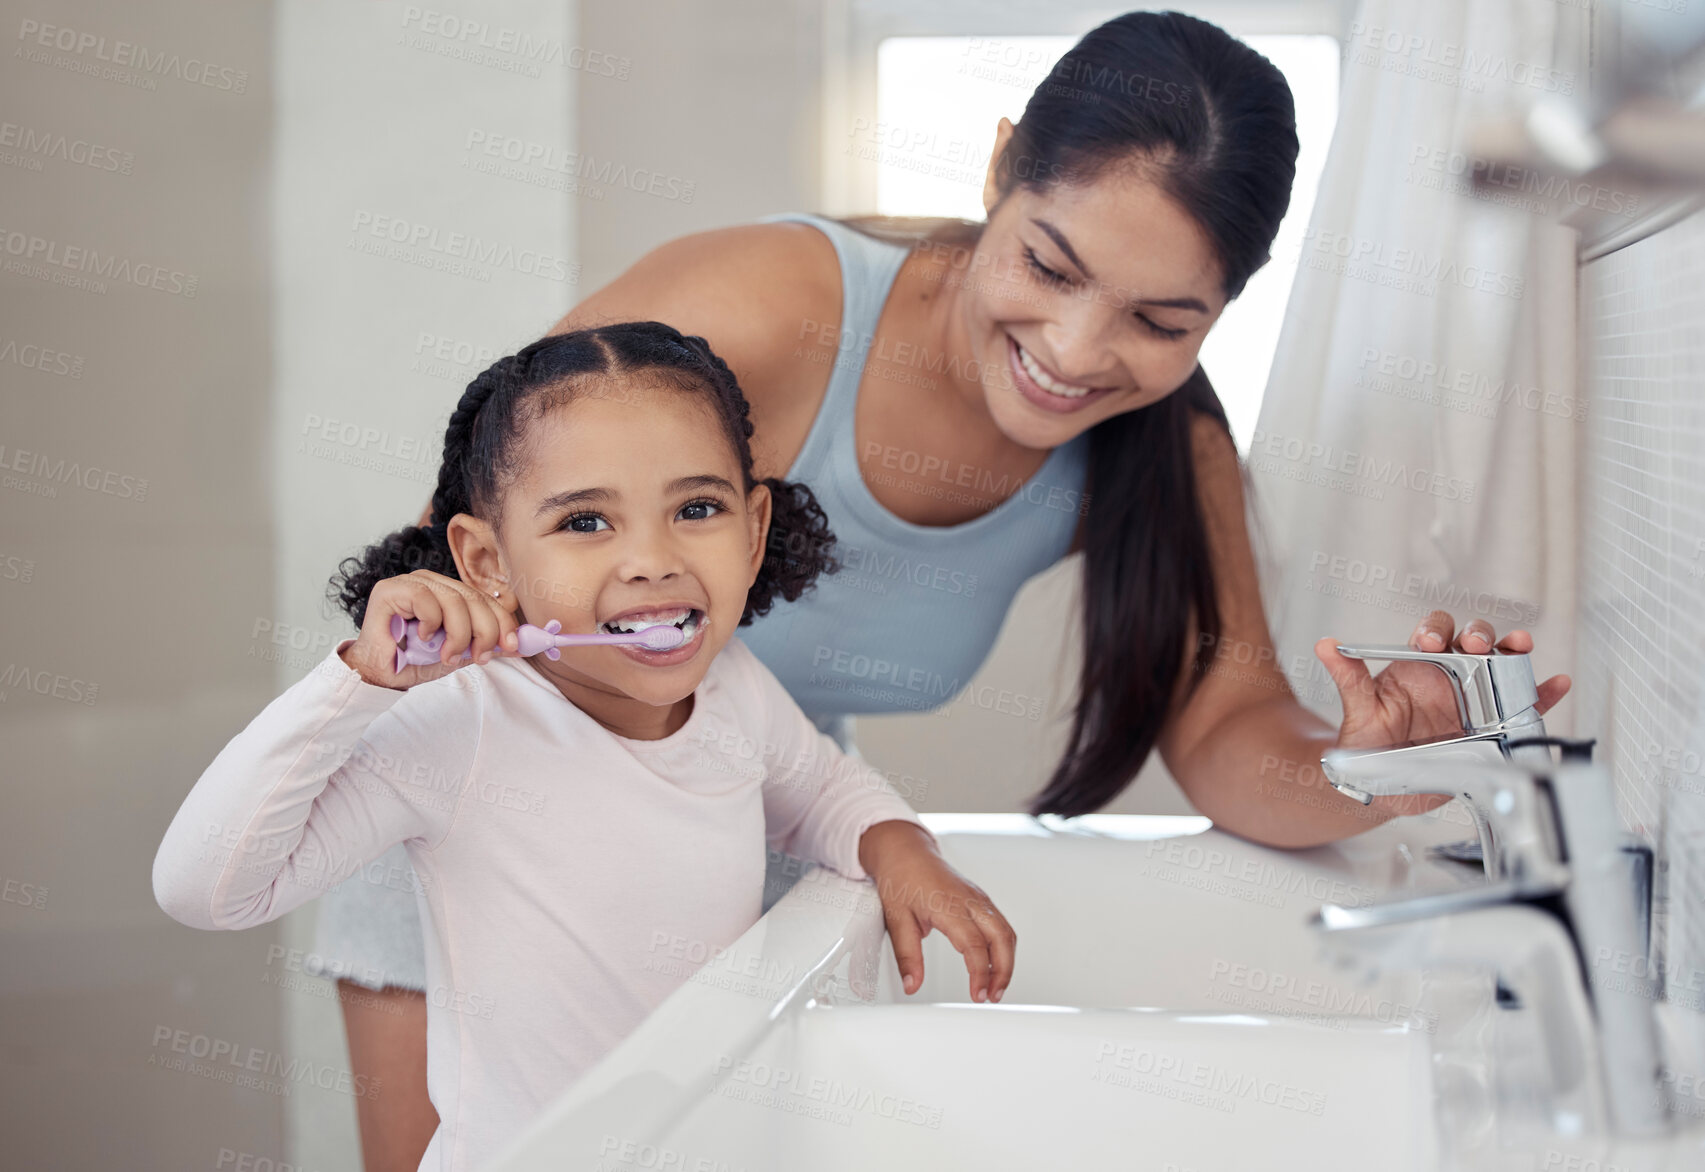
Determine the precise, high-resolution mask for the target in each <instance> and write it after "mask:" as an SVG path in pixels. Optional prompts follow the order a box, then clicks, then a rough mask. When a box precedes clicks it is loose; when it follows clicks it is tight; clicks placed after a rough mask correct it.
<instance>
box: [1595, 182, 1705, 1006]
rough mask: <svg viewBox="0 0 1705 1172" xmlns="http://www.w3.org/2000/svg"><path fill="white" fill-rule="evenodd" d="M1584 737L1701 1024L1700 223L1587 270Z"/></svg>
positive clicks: (1704, 754)
mask: <svg viewBox="0 0 1705 1172" xmlns="http://www.w3.org/2000/svg"><path fill="white" fill-rule="evenodd" d="M1581 314H1582V322H1581V338H1582V344H1583V347H1584V353H1583V361H1584V373H1585V383H1586V389H1587V394H1588V399H1589V408H1588V421H1587V432H1588V440H1587V459H1586V463H1585V468H1586V480H1585V483H1584V484H1583V485H1582V486H1581V489H1582V498H1581V505H1582V516H1583V524H1584V528H1585V531H1584V533H1583V534H1582V557H1583V565H1582V593H1581V598H1582V602H1581V606H1582V614H1581V625H1580V646H1579V648H1578V654H1577V663H1578V664H1579V671H1580V679H1579V680H1578V681H1577V688H1578V689H1579V691H1578V694H1577V696H1576V697H1575V703H1576V705H1577V710H1576V720H1577V729H1578V731H1580V732H1581V733H1582V734H1583V735H1596V736H1597V737H1599V747H1598V753H1597V758H1598V760H1601V761H1604V762H1607V763H1608V764H1610V766H1611V768H1612V769H1613V771H1614V774H1615V778H1616V785H1617V796H1618V804H1619V807H1620V810H1621V813H1622V816H1623V820H1624V821H1625V822H1626V823H1627V824H1628V825H1630V826H1632V827H1634V828H1635V829H1637V830H1639V831H1641V832H1642V833H1643V834H1645V835H1646V836H1647V837H1648V839H1649V840H1650V841H1652V842H1654V843H1655V844H1656V845H1657V847H1658V853H1659V873H1658V883H1657V896H1658V899H1659V903H1658V908H1657V910H1658V923H1657V925H1656V927H1657V932H1656V934H1655V942H1656V946H1657V948H1658V950H1659V952H1658V958H1659V960H1660V961H1661V963H1662V965H1663V972H1664V973H1665V975H1666V977H1667V981H1666V986H1667V989H1666V991H1667V995H1668V998H1669V1000H1670V1003H1671V1005H1672V1006H1676V1007H1685V1008H1687V1009H1690V1010H1692V1011H1694V1013H1693V1014H1690V1015H1689V1016H1690V1017H1693V1018H1694V1019H1695V1020H1696V1021H1700V1022H1705V862H1702V861H1701V860H1702V856H1705V711H1702V709H1701V699H1702V697H1705V686H1702V685H1705V212H1698V213H1695V214H1694V215H1692V216H1691V217H1689V218H1687V219H1685V220H1682V221H1680V222H1679V223H1677V224H1675V225H1673V226H1671V227H1669V228H1666V229H1664V230H1663V231H1661V232H1658V233H1656V234H1654V235H1651V236H1648V237H1646V238H1645V239H1643V240H1641V241H1639V242H1638V243H1635V244H1632V245H1629V246H1628V247H1625V248H1622V249H1619V250H1618V251H1615V252H1612V253H1609V254H1608V255H1606V256H1604V257H1601V258H1599V259H1597V260H1593V261H1590V262H1588V263H1587V264H1586V265H1584V266H1583V267H1582V270H1581Z"/></svg>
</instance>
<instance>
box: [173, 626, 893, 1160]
mask: <svg viewBox="0 0 1705 1172" xmlns="http://www.w3.org/2000/svg"><path fill="white" fill-rule="evenodd" d="M348 645H349V643H348V642H347V641H346V642H345V643H343V644H341V645H339V647H338V648H336V649H334V650H333V651H332V653H331V654H329V655H328V656H327V657H326V659H325V660H324V661H323V662H321V663H320V664H319V665H318V666H316V667H315V668H314V669H313V670H312V671H311V672H309V673H308V675H307V676H306V677H304V678H303V679H302V680H300V681H299V682H297V683H296V684H295V685H294V686H292V687H291V688H290V689H289V690H288V691H286V692H285V693H284V694H283V695H281V696H279V697H278V699H276V700H274V701H273V702H272V703H271V704H269V705H268V706H267V707H266V709H265V710H264V711H263V712H261V714H260V715H259V716H257V717H256V718H255V719H254V721H253V722H252V723H250V725H249V726H248V727H247V728H246V729H244V730H243V731H242V732H241V733H239V734H238V735H237V736H236V737H235V738H233V739H232V741H231V743H230V744H228V745H227V746H226V747H225V748H224V750H223V751H221V752H220V754H219V756H218V757H217V758H215V760H214V761H213V764H212V765H210V766H208V768H207V771H206V772H205V773H204V774H202V776H201V780H199V781H198V782H196V784H195V788H194V789H193V790H191V791H190V794H189V796H188V797H187V798H185V799H184V803H183V806H182V807H181V808H180V809H179V810H178V813H177V816H176V817H175V818H173V820H172V824H171V826H170V828H169V829H168V830H167V831H166V836H165V840H164V841H163V842H162V843H161V844H160V850H159V853H158V855H157V856H156V857H155V860H154V895H155V898H156V899H157V900H158V901H159V904H160V906H161V907H162V908H163V909H165V911H166V912H167V913H168V914H170V915H171V916H172V917H173V918H174V919H176V920H178V921H180V922H182V923H185V924H188V925H190V926H191V927H195V928H248V927H253V926H254V925H257V924H264V923H266V922H267V921H269V920H274V919H277V918H278V917H279V916H282V915H284V914H285V913H286V912H288V911H290V910H292V909H293V908H296V907H299V906H301V905H302V904H304V903H307V902H308V901H309V900H311V899H313V898H315V897H316V896H319V895H322V894H324V893H325V892H326V891H329V890H330V889H331V888H332V887H335V886H336V885H337V884H338V883H339V882H341V881H342V880H344V879H345V878H347V877H348V876H350V875H352V874H354V873H356V872H357V871H358V870H361V869H362V867H363V865H364V864H366V863H369V862H371V861H372V860H373V859H375V858H377V857H378V856H379V855H380V854H382V853H384V851H385V850H386V849H387V848H388V847H390V846H392V845H393V844H395V843H398V842H402V843H404V844H405V846H406V850H407V852H408V855H409V859H410V861H411V862H412V864H413V866H414V870H415V873H416V875H417V877H418V879H419V888H418V898H419V899H420V901H421V919H422V927H423V929H424V934H425V939H426V974H427V990H426V998H427V1006H428V1008H427V1036H428V1050H427V1087H428V1091H429V1093H430V1095H431V1098H432V1102H433V1105H434V1106H435V1107H437V1109H438V1115H439V1119H440V1123H439V1127H438V1130H437V1132H436V1133H435V1134H434V1135H433V1138H432V1142H431V1144H430V1145H429V1146H428V1148H427V1151H426V1156H425V1158H424V1160H423V1161H422V1162H421V1165H420V1166H421V1168H423V1169H427V1168H438V1169H466V1168H478V1167H480V1166H482V1165H483V1164H484V1163H485V1162H486V1161H488V1160H490V1159H491V1158H492V1157H493V1156H494V1155H495V1154H496V1153H497V1152H498V1151H499V1150H500V1149H501V1148H502V1147H503V1146H504V1145H505V1144H507V1143H508V1142H509V1141H510V1140H511V1139H512V1138H513V1137H514V1136H515V1135H516V1134H517V1133H518V1132H519V1130H520V1129H521V1128H522V1127H523V1126H525V1125H526V1124H527V1123H528V1122H529V1121H530V1120H531V1119H533V1117H534V1116H535V1115H536V1114H537V1113H538V1112H539V1111H540V1110H541V1109H542V1108H543V1107H544V1106H546V1105H547V1104H548V1103H549V1102H550V1101H551V1100H553V1099H554V1098H555V1097H556V1096H557V1095H559V1094H561V1093H562V1091H564V1090H565V1089H567V1087H568V1086H569V1085H570V1084H571V1083H572V1082H573V1081H574V1080H575V1079H576V1078H578V1077H579V1076H580V1075H581V1074H583V1073H584V1072H585V1071H586V1070H587V1069H589V1068H590V1067H591V1066H592V1065H593V1064H594V1063H595V1062H597V1060H598V1059H599V1058H601V1057H602V1056H603V1055H604V1054H605V1053H607V1052H608V1051H609V1050H610V1049H611V1048H612V1047H613V1046H615V1044H616V1043H617V1042H619V1041H620V1040H621V1039H622V1038H623V1037H625V1036H626V1035H627V1034H628V1033H629V1032H630V1031H632V1030H633V1029H634V1028H635V1027H636V1026H637V1025H639V1023H640V1021H641V1020H642V1019H643V1018H644V1017H645V1016H646V1015H647V1014H648V1013H650V1011H651V1010H652V1009H653V1008H655V1007H656V1006H657V1005H658V1004H659V1003H660V1002H661V1001H662V1000H663V999H664V998H665V997H667V996H668V995H669V994H670V993H671V992H672V991H674V990H675V989H676V988H677V987H679V986H680V985H681V984H682V983H684V981H685V980H686V978H687V977H688V976H690V975H691V973H692V971H693V970H694V969H696V968H697V967H698V966H699V965H700V964H702V963H703V962H704V961H705V959H706V958H707V957H711V956H714V955H716V953H717V950H719V949H721V948H724V947H726V946H727V945H729V944H731V943H733V941H734V940H735V939H736V938H737V937H738V936H740V934H741V933H743V932H744V931H745V930H746V929H747V928H749V927H751V926H752V924H753V923H755V922H756V921H757V919H758V915H759V911H760V909H761V906H762V899H763V883H764V863H765V845H766V840H767V842H768V844H769V845H771V846H774V847H778V848H780V849H783V850H786V851H788V852H790V853H792V854H794V855H797V856H800V857H802V858H806V859H811V860H814V861H817V862H821V863H824V864H826V865H828V866H830V867H832V868H834V869H835V870H837V871H839V872H841V873H842V874H844V875H848V876H850V877H852V878H855V879H860V878H864V877H865V874H864V870H863V868H862V867H861V866H860V865H859V861H858V842H859V837H860V836H861V835H862V834H863V833H864V831H865V829H866V828H867V827H869V826H871V825H873V824H875V823H877V822H884V821H888V820H891V819H901V820H904V821H908V822H913V823H918V824H920V825H921V823H919V820H918V818H917V815H916V814H915V813H914V812H913V811H912V809H911V807H909V806H908V805H907V804H906V803H905V802H904V801H903V800H902V799H901V798H900V797H899V795H898V794H896V793H895V792H894V791H893V789H892V787H890V786H889V785H888V783H887V781H886V779H885V778H883V776H882V775H881V774H880V773H878V772H877V771H876V770H875V769H874V768H873V767H871V766H870V765H868V764H866V763H865V762H863V761H860V760H859V759H858V758H855V757H851V756H848V755H847V754H845V753H843V752H842V751H841V750H840V748H839V747H838V746H837V745H836V744H835V742H834V741H833V740H831V739H830V738H829V737H827V736H825V735H824V734H823V733H821V732H819V731H818V730H817V728H816V727H815V726H814V725H813V724H812V723H811V721H810V720H809V719H807V717H806V716H805V714H804V713H803V712H802V711H800V709H799V706H798V705H797V704H796V703H794V701H793V699H792V697H790V696H789V695H788V694H787V692H786V690H785V689H784V688H783V687H782V686H781V684H780V683H779V682H778V681H777V680H776V678H775V676H774V675H772V674H771V672H770V670H769V669H768V668H767V667H766V666H765V665H764V664H763V663H762V662H761V661H760V660H759V659H758V658H757V657H756V656H755V655H753V654H752V652H751V651H750V650H749V649H748V648H747V647H746V646H745V644H743V643H742V642H741V641H740V640H739V639H738V638H735V639H730V640H729V642H728V644H727V646H726V647H725V648H724V649H723V651H722V652H721V654H719V655H718V656H717V657H716V659H715V660H714V661H713V662H712V664H711V665H710V667H709V668H708V669H707V671H706V674H705V678H704V680H703V682H702V683H701V685H700V687H699V689H698V690H697V692H696V693H695V697H694V703H693V711H692V714H691V716H690V717H689V718H688V720H687V722H686V724H685V725H683V726H682V727H681V728H680V729H679V730H677V731H676V732H674V733H673V734H671V735H670V736H667V737H664V738H663V739H661V740H655V741H636V740H629V739H627V738H625V737H620V736H616V735H615V734H613V733H611V732H609V731H608V730H606V729H605V728H604V727H603V726H602V725H600V724H598V723H597V722H596V721H594V720H593V719H592V718H591V717H590V716H588V715H586V714H585V713H584V712H582V711H581V710H580V709H578V708H576V707H575V706H574V705H573V704H571V703H570V702H569V701H568V700H567V699H566V698H564V696H563V695H562V693H561V692H559V691H558V690H557V688H556V687H555V685H553V684H552V683H550V681H548V680H547V679H545V678H544V676H542V675H540V674H539V672H538V671H537V670H536V669H535V668H534V667H532V666H531V664H529V663H528V662H527V661H525V660H521V659H508V658H505V659H495V660H493V661H492V662H490V663H489V664H486V665H484V666H478V665H473V666H469V667H465V668H462V669H461V670H459V671H456V672H453V673H451V674H450V675H447V676H444V677H442V678H440V679H437V680H434V681H432V682H431V683H427V684H422V685H420V686H418V687H415V688H412V689H410V690H408V691H406V692H402V691H396V690H393V689H390V688H382V687H378V686H376V685H373V684H369V683H367V682H365V681H364V680H362V678H361V676H360V675H359V674H358V673H357V672H356V671H355V670H354V669H352V668H350V667H349V666H348V665H347V664H345V663H344V662H343V660H342V659H341V658H340V657H339V654H338V653H339V652H340V651H341V650H343V648H344V647H347V646H348Z"/></svg>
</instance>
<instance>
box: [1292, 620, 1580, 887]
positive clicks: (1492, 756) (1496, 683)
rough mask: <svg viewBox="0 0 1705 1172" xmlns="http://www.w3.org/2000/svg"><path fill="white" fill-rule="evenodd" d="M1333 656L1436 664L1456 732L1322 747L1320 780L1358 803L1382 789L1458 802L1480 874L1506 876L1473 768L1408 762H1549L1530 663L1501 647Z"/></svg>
mask: <svg viewBox="0 0 1705 1172" xmlns="http://www.w3.org/2000/svg"><path fill="white" fill-rule="evenodd" d="M1338 654H1340V655H1344V656H1348V657H1349V658H1351V659H1383V660H1408V661H1413V662H1416V663H1425V664H1428V665H1430V666H1432V667H1435V668H1437V669H1438V670H1439V671H1441V672H1443V673H1444V676H1445V679H1446V680H1447V681H1449V683H1450V685H1451V690H1452V692H1453V693H1454V695H1455V697H1456V711H1457V717H1458V718H1459V719H1460V721H1461V722H1462V729H1461V731H1460V732H1455V733H1446V734H1445V735H1443V736H1438V737H1427V738H1424V739H1421V740H1415V741H1405V742H1403V743H1401V744H1396V745H1388V746H1386V747H1384V748H1372V749H1328V750H1327V751H1326V752H1325V753H1324V754H1323V755H1322V756H1321V758H1320V768H1321V770H1322V772H1324V773H1325V775H1326V779H1327V780H1328V781H1330V782H1331V783H1332V785H1333V786H1334V787H1335V788H1336V789H1337V790H1338V792H1340V793H1342V794H1344V795H1345V796H1346V797H1351V798H1355V799H1356V800H1357V801H1358V802H1361V803H1362V804H1363V805H1366V804H1367V803H1369V802H1371V801H1372V800H1373V799H1374V798H1375V797H1376V796H1385V795H1388V794H1446V795H1449V796H1452V797H1460V798H1462V799H1464V801H1465V802H1466V804H1467V807H1468V811H1469V814H1470V816H1471V817H1473V819H1474V826H1475V829H1476V831H1477V832H1478V833H1479V836H1480V858H1481V863H1482V865H1483V866H1484V868H1485V871H1486V877H1487V878H1488V879H1503V878H1506V877H1508V871H1509V867H1510V863H1509V861H1508V860H1507V859H1506V858H1505V857H1504V855H1505V851H1504V848H1503V844H1502V843H1500V842H1499V840H1498V836H1497V833H1496V831H1495V829H1494V826H1493V823H1492V822H1491V821H1490V820H1489V819H1488V818H1487V817H1486V815H1485V813H1484V811H1485V809H1486V795H1483V794H1476V793H1474V792H1473V791H1472V786H1473V785H1474V784H1476V781H1477V779H1479V778H1480V776H1481V775H1479V774H1477V773H1475V772H1473V771H1472V770H1463V771H1453V770H1450V769H1443V768H1434V769H1422V768H1415V766H1422V765H1432V766H1442V765H1446V764H1461V765H1470V766H1472V765H1480V764H1493V763H1498V762H1503V761H1514V762H1517V763H1520V764H1532V765H1535V766H1541V765H1549V764H1551V761H1552V755H1551V752H1550V750H1549V749H1548V748H1547V747H1546V743H1547V738H1546V735H1545V722H1544V721H1543V720H1541V719H1540V716H1539V712H1538V704H1539V689H1538V687H1537V686H1536V685H1535V684H1534V681H1533V663H1532V661H1530V660H1529V659H1528V657H1527V656H1526V655H1524V654H1517V653H1514V652H1507V651H1496V650H1494V651H1493V652H1491V653H1490V654H1487V655H1470V654H1469V653H1467V652H1465V651H1417V650H1415V649H1414V648H1412V647H1404V646H1378V647H1344V646H1340V647H1339V648H1338Z"/></svg>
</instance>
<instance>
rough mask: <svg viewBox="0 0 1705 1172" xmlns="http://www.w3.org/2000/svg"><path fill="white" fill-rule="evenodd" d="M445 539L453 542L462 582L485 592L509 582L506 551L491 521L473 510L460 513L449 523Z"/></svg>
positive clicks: (499, 587)
mask: <svg viewBox="0 0 1705 1172" xmlns="http://www.w3.org/2000/svg"><path fill="white" fill-rule="evenodd" d="M444 538H445V540H446V541H448V542H449V543H450V556H451V557H453V558H455V559H456V576H457V577H459V578H461V580H462V581H464V582H466V583H467V584H468V585H469V586H472V587H473V588H474V589H475V590H478V591H480V592H481V593H483V594H491V593H493V592H496V591H501V590H503V589H504V588H505V587H506V586H508V585H509V572H508V570H507V569H506V568H505V566H504V564H503V551H502V550H501V549H499V548H498V545H497V531H496V530H495V529H493V528H492V527H491V525H490V523H489V522H486V521H482V520H480V519H479V518H478V517H476V516H474V515H472V514H471V513H457V514H456V515H455V516H454V517H451V518H450V523H449V524H448V525H447V526H445V533H444Z"/></svg>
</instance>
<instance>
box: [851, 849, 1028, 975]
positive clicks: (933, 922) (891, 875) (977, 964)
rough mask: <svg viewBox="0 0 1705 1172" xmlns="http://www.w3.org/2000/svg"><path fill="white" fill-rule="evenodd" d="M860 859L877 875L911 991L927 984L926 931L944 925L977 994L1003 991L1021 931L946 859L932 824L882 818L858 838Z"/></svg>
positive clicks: (884, 911)
mask: <svg viewBox="0 0 1705 1172" xmlns="http://www.w3.org/2000/svg"><path fill="white" fill-rule="evenodd" d="M858 861H859V865H860V866H862V867H863V868H864V869H865V871H866V873H868V874H869V875H870V877H871V879H873V880H874V881H875V882H876V892H877V895H879V896H880V897H881V899H882V914H883V916H884V918H885V919H886V920H887V922H888V938H889V940H891V941H892V942H893V944H894V959H895V960H896V961H897V962H898V963H899V966H900V982H901V984H902V985H903V986H904V987H905V991H906V993H907V994H912V993H916V992H917V991H918V989H919V988H920V987H921V986H922V985H923V981H924V952H923V938H924V937H925V936H927V935H929V934H930V931H931V930H932V929H938V930H940V932H941V934H942V935H944V936H946V937H947V938H948V940H949V941H951V942H952V944H953V947H954V948H956V949H958V950H959V953H960V955H961V956H963V957H964V958H965V968H966V971H967V972H969V973H970V975H971V1000H973V1001H999V1000H1000V999H1001V995H1002V994H1004V993H1005V992H1006V987H1007V985H1008V984H1010V983H1011V981H1012V964H1013V952H1014V950H1015V948H1016V947H1017V944H1018V935H1017V933H1015V932H1014V931H1013V930H1012V925H1010V924H1008V923H1007V922H1006V917H1005V916H1003V915H1001V914H1000V912H999V911H998V910H996V908H995V905H994V901H993V900H991V899H990V898H989V897H988V894H987V893H986V892H984V891H983V889H982V888H981V887H978V886H977V885H976V884H975V883H972V882H971V881H970V880H969V879H966V878H965V877H964V876H963V875H961V874H959V872H957V871H955V870H954V869H953V868H952V867H950V866H948V865H947V860H946V859H944V858H942V857H941V852H940V851H939V850H937V849H936V845H935V840H934V839H932V838H931V837H930V836H929V834H928V833H927V832H925V831H924V830H922V829H920V828H919V827H918V826H917V825H916V824H915V823H912V822H904V821H900V820H895V821H891V822H878V823H877V824H876V825H874V826H872V827H870V828H869V829H868V830H866V831H865V832H864V834H863V836H862V837H861V838H860V839H859V841H858Z"/></svg>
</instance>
